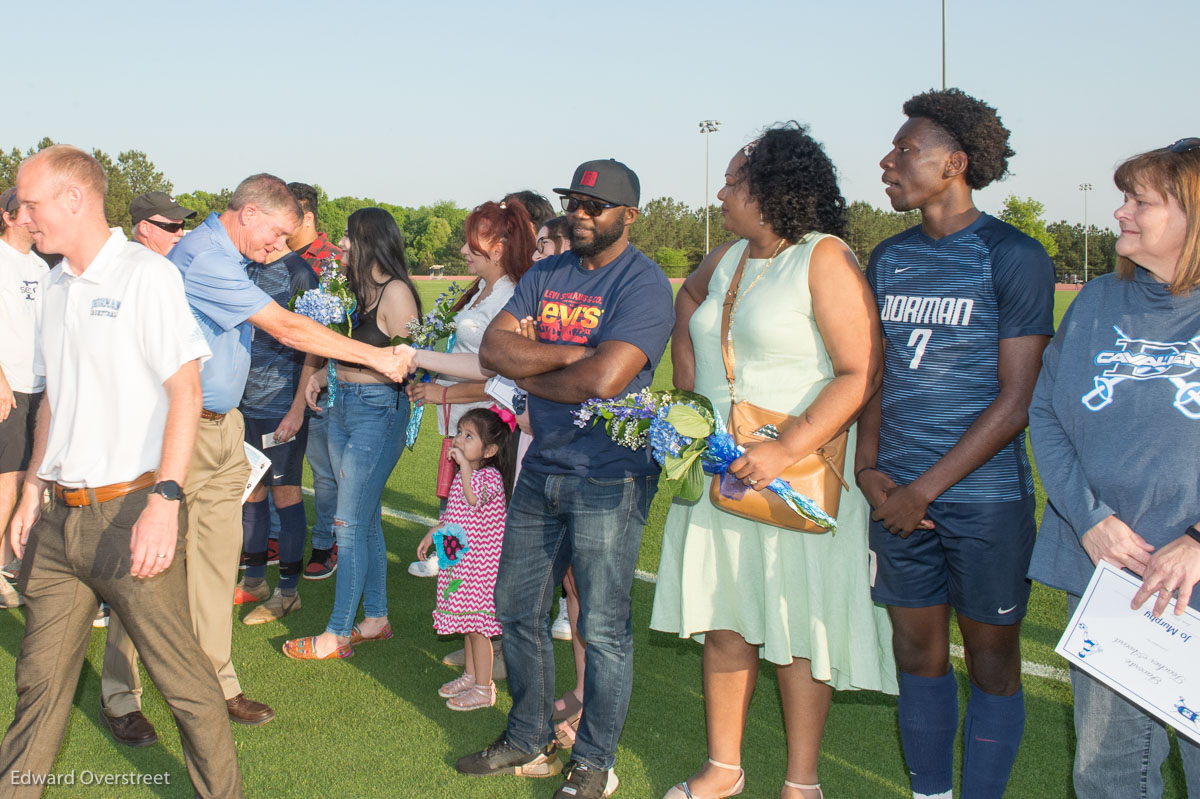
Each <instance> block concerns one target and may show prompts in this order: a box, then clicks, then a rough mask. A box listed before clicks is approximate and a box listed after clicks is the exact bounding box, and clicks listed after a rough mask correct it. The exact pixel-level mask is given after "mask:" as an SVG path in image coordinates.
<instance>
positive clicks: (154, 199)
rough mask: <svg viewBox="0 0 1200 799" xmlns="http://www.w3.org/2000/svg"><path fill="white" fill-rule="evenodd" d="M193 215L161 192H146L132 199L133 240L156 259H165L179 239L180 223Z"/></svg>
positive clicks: (189, 210)
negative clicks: (154, 254) (149, 251)
mask: <svg viewBox="0 0 1200 799" xmlns="http://www.w3.org/2000/svg"><path fill="white" fill-rule="evenodd" d="M195 215H196V212H195V211H193V210H191V209H190V208H184V207H183V206H182V205H180V204H179V203H177V202H175V201H174V200H173V199H171V195H169V194H167V193H166V192H165V191H148V192H146V193H145V194H139V195H138V196H137V197H134V198H133V202H131V203H130V204H129V217H130V220H131V222H132V226H133V240H134V241H136V242H138V243H139V244H144V245H146V246H147V247H149V248H150V249H151V250H153V251H154V252H156V253H158V254H159V255H166V254H167V253H169V252H170V251H171V248H172V247H174V246H175V242H177V241H179V240H180V239H181V238H183V220H185V219H191V218H192V217H194V216H195Z"/></svg>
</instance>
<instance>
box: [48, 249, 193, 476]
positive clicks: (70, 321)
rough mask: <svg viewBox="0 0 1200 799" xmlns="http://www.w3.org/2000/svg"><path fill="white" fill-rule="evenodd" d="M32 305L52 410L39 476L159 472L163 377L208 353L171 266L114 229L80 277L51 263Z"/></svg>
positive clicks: (164, 407) (164, 414)
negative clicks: (35, 301)
mask: <svg viewBox="0 0 1200 799" xmlns="http://www.w3.org/2000/svg"><path fill="white" fill-rule="evenodd" d="M36 305H37V346H36V348H35V356H34V371H35V372H37V373H38V374H43V375H45V377H46V398H45V401H46V402H48V403H49V405H50V413H51V416H50V435H49V437H48V440H47V442H46V456H45V458H44V459H43V461H42V463H41V465H40V466H39V467H38V470H37V474H38V477H40V478H42V479H43V480H52V481H54V482H57V483H62V484H63V485H66V486H72V487H82V486H87V487H91V488H95V487H98V486H104V485H110V484H112V483H123V482H126V481H128V480H132V479H133V478H135V477H137V476H138V475H140V474H142V473H144V472H148V471H153V470H154V469H157V468H158V463H159V460H160V459H161V457H162V440H163V430H164V429H165V427H166V420H167V393H166V390H165V389H164V388H163V383H164V382H165V381H166V380H167V378H169V377H171V375H173V374H175V373H176V372H177V371H178V370H179V367H181V366H183V365H184V364H185V363H187V362H188V361H192V360H196V359H197V358H199V359H200V360H201V362H203V361H204V360H207V359H208V356H209V355H210V352H209V349H208V344H206V343H205V341H204V336H203V334H202V333H201V332H200V328H199V327H198V326H197V325H196V320H195V318H194V317H193V316H192V312H191V310H190V309H189V308H188V304H187V300H186V299H185V298H184V295H183V280H182V278H180V276H179V270H178V269H176V268H175V266H174V265H173V264H172V263H171V262H170V261H168V260H167V259H166V258H163V257H162V256H161V255H158V254H157V253H154V252H151V251H150V250H149V249H147V248H146V247H143V246H141V245H140V244H136V243H134V242H131V241H129V240H128V239H126V238H125V234H124V233H122V232H121V229H120V228H113V231H112V235H111V236H110V237H109V239H108V241H107V242H106V243H105V244H104V246H103V247H102V248H101V249H100V252H99V253H98V254H97V255H96V257H95V259H94V260H93V261H92V263H91V264H90V265H89V266H88V267H87V269H85V270H84V272H83V274H82V275H76V274H75V273H74V272H73V271H72V269H71V265H70V263H68V262H67V260H66V259H63V261H62V263H60V264H59V265H58V266H56V267H55V268H54V269H52V270H51V271H50V273H49V274H47V275H46V277H45V278H44V279H43V280H42V284H41V297H40V298H39V300H38V302H37V303H36Z"/></svg>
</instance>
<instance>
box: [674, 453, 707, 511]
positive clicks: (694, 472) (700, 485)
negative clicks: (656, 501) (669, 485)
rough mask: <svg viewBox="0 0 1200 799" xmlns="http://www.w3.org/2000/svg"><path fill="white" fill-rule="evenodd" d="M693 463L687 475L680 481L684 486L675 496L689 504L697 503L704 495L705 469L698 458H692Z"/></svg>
mask: <svg viewBox="0 0 1200 799" xmlns="http://www.w3.org/2000/svg"><path fill="white" fill-rule="evenodd" d="M691 463H692V465H691V466H690V467H688V470H687V473H686V474H684V476H683V479H682V480H681V481H680V482H681V483H682V485H681V486H680V487H679V489H678V490H676V493H675V495H676V496H678V497H679V498H680V499H684V500H687V501H688V502H695V501H696V500H698V499H700V495H701V494H703V493H704V467H703V466H701V465H700V459H699V458H698V457H697V458H692V461H691Z"/></svg>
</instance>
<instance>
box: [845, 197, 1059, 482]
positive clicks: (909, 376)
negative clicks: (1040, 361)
mask: <svg viewBox="0 0 1200 799" xmlns="http://www.w3.org/2000/svg"><path fill="white" fill-rule="evenodd" d="M867 281H868V282H869V283H870V284H871V287H872V288H873V289H874V291H875V300H876V302H877V303H878V306H879V316H880V318H881V320H882V322H883V334H884V337H885V338H886V339H887V349H886V350H885V353H884V368H883V394H882V423H881V426H880V431H879V468H880V469H881V470H882V471H883V472H884V473H886V474H887V475H888V476H889V477H891V478H892V479H893V480H895V481H896V482H897V483H898V484H900V485H906V484H908V483H911V482H912V481H913V480H915V479H917V478H918V477H919V476H921V474H923V473H924V472H925V471H927V470H928V469H929V467H931V466H933V464H934V463H936V462H937V461H938V460H939V459H940V458H941V457H942V456H943V455H945V454H946V453H947V452H948V451H949V450H950V448H951V447H953V446H954V445H955V444H956V443H958V440H959V439H960V438H962V435H963V433H965V432H966V430H967V428H968V427H970V426H971V425H972V424H973V423H974V422H975V420H976V419H977V418H979V414H981V413H983V411H984V409H985V408H987V406H988V405H990V404H991V403H992V401H993V400H995V399H996V396H997V394H999V393H1000V381H999V376H998V372H997V370H998V367H999V347H1000V339H1002V338H1018V337H1020V336H1050V335H1053V333H1054V265H1053V264H1052V263H1051V261H1050V256H1048V255H1046V251H1045V250H1044V249H1043V248H1042V245H1040V244H1038V243H1037V241H1035V240H1034V239H1032V238H1030V237H1029V236H1027V235H1025V234H1024V233H1022V232H1021V231H1019V230H1017V229H1016V228H1015V227H1013V226H1012V225H1010V224H1008V223H1007V222H1002V221H1000V220H999V219H996V218H995V217H991V216H988V215H987V214H980V215H979V218H978V219H976V220H975V221H974V222H972V223H971V224H970V225H967V226H966V227H965V228H963V229H962V230H960V231H958V232H956V233H952V234H951V235H949V236H945V237H943V238H940V239H933V238H930V237H929V236H927V235H926V234H925V233H924V232H923V231H922V230H921V226H920V225H917V226H916V227H912V228H909V229H908V230H906V231H904V232H903V233H900V234H898V235H895V236H893V237H891V238H890V239H887V240H886V241H884V242H882V243H881V244H880V245H879V246H878V247H876V248H875V251H874V252H873V253H871V258H870V261H869V263H868V266H867ZM1032 493H1033V476H1032V473H1031V472H1030V469H1029V458H1028V456H1027V455H1026V453H1025V434H1024V433H1022V434H1021V435H1019V436H1017V437H1016V438H1015V439H1014V440H1013V441H1012V442H1011V443H1009V444H1008V446H1006V447H1005V448H1004V449H1002V450H1001V451H1000V452H997V453H996V454H995V455H993V456H992V458H991V459H990V460H989V461H988V462H987V463H985V464H983V465H982V466H980V467H979V468H978V469H976V470H975V471H973V472H971V473H970V474H969V475H967V476H966V477H964V478H963V479H962V480H960V481H959V482H957V483H955V484H954V485H953V486H951V487H950V488H948V489H947V490H946V491H945V492H944V493H943V494H942V495H941V497H939V499H941V500H944V501H946V502H1003V501H1008V500H1017V499H1022V498H1023V497H1025V496H1028V495H1031V494H1032Z"/></svg>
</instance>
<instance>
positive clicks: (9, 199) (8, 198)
mask: <svg viewBox="0 0 1200 799" xmlns="http://www.w3.org/2000/svg"><path fill="white" fill-rule="evenodd" d="M20 205H21V203H19V202H17V187H16V186H11V187H9V188H7V189H5V190H4V192H3V193H0V211H3V212H4V213H6V214H9V215H10V216H16V213H17V208H18V207H19V206H20Z"/></svg>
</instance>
